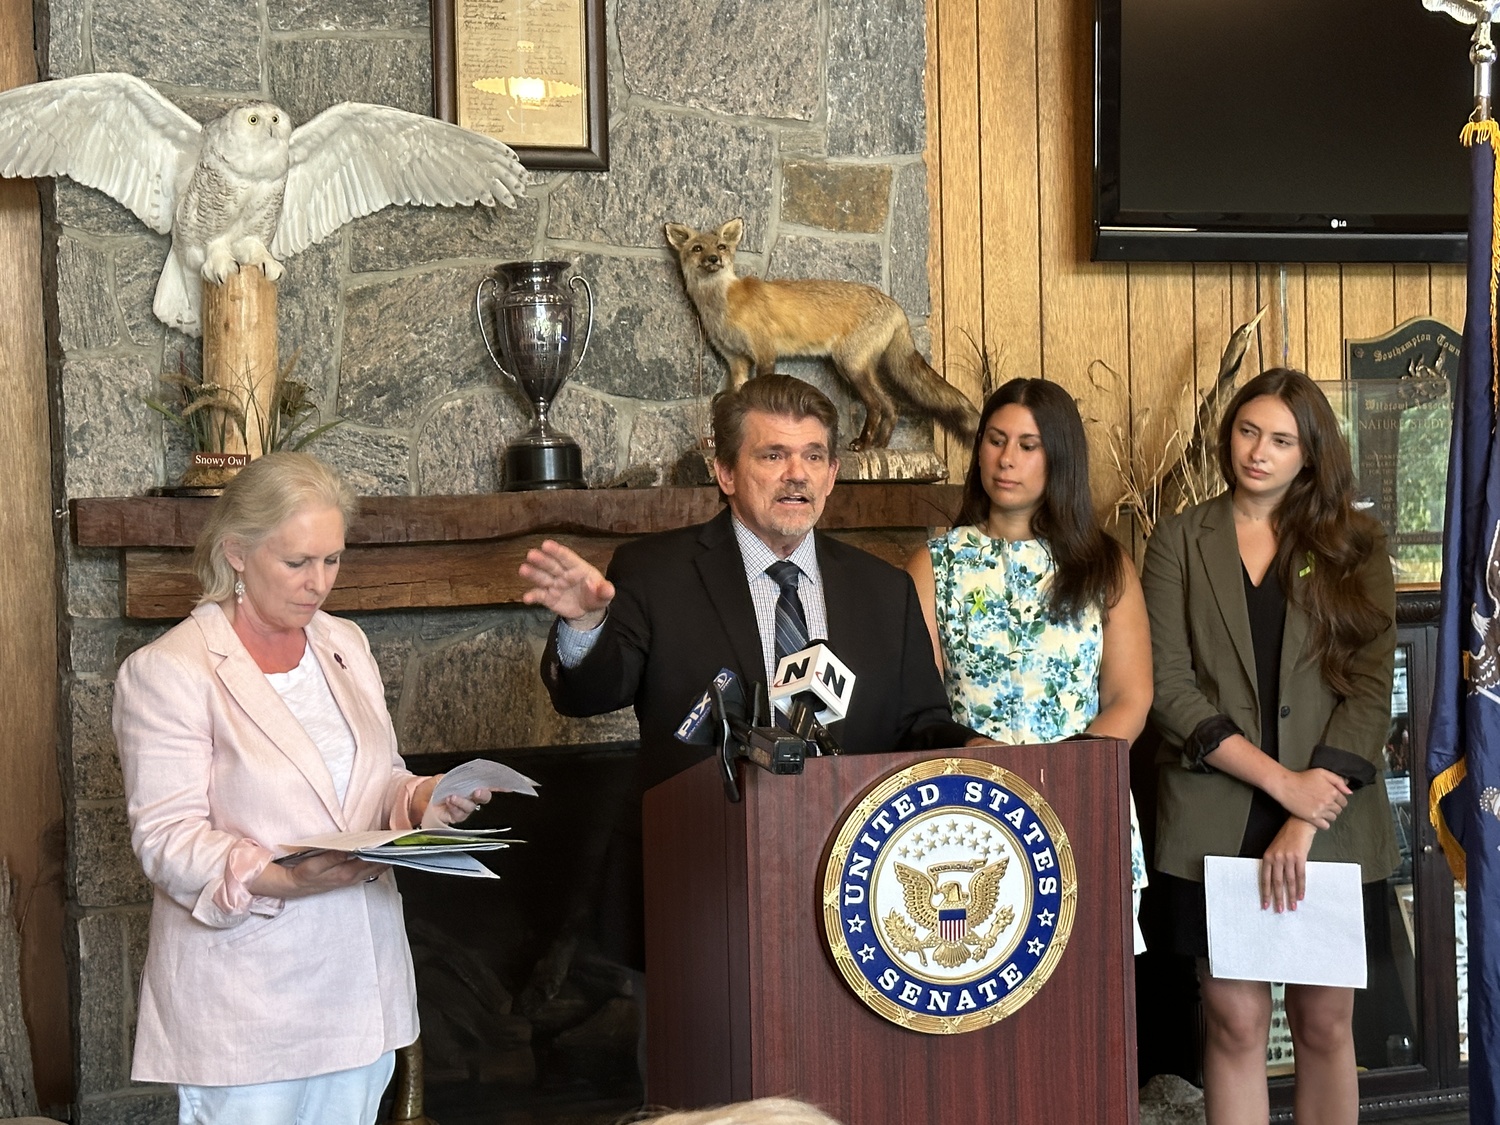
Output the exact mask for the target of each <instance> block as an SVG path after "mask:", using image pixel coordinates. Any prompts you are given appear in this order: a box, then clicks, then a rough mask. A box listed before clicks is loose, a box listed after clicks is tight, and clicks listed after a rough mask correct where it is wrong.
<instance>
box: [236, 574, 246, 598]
mask: <svg viewBox="0 0 1500 1125" xmlns="http://www.w3.org/2000/svg"><path fill="white" fill-rule="evenodd" d="M234 604H235V605H244V604H245V580H244V579H243V578H236V579H235V580H234Z"/></svg>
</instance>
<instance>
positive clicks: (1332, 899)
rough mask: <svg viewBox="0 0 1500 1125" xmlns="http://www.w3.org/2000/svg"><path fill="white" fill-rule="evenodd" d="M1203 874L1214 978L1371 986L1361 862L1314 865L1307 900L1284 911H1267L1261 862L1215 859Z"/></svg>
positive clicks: (1309, 868) (1211, 858) (1207, 863)
mask: <svg viewBox="0 0 1500 1125" xmlns="http://www.w3.org/2000/svg"><path fill="white" fill-rule="evenodd" d="M1203 875H1204V880H1203V881H1204V890H1205V893H1206V895H1207V899H1208V964H1209V968H1210V969H1211V970H1212V972H1213V974H1214V976H1216V977H1222V978H1224V979H1228V980H1265V981H1282V982H1285V983H1287V984H1324V985H1336V986H1340V987H1343V988H1364V987H1365V983H1366V976H1367V967H1366V964H1365V912H1364V901H1363V898H1362V897H1361V894H1360V885H1359V864H1357V863H1309V864H1308V865H1307V896H1306V897H1305V898H1304V899H1303V900H1302V901H1301V902H1299V903H1298V904H1297V909H1296V910H1287V911H1283V912H1282V913H1280V914H1278V913H1276V911H1274V910H1262V909H1261V908H1260V881H1259V876H1260V860H1258V859H1237V858H1232V857H1229V856H1208V857H1207V858H1206V859H1204V861H1203Z"/></svg>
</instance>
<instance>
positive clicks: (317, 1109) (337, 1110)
mask: <svg viewBox="0 0 1500 1125" xmlns="http://www.w3.org/2000/svg"><path fill="white" fill-rule="evenodd" d="M395 1066H396V1052H395V1051H387V1052H386V1053H385V1054H383V1055H381V1056H380V1057H379V1058H378V1059H376V1060H375V1061H374V1062H372V1063H371V1064H370V1065H369V1066H361V1067H356V1068H355V1069H354V1070H336V1071H334V1072H333V1073H332V1074H319V1075H316V1076H315V1077H313V1078H293V1079H289V1080H287V1081H285V1082H260V1083H257V1084H256V1085H253V1086H179V1087H177V1125H375V1115H376V1114H377V1113H378V1112H379V1111H380V1096H381V1095H382V1094H384V1093H385V1088H386V1086H388V1085H390V1081H391V1072H392V1071H393V1070H394V1069H395Z"/></svg>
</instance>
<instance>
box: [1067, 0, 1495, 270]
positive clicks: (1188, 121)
mask: <svg viewBox="0 0 1500 1125" xmlns="http://www.w3.org/2000/svg"><path fill="white" fill-rule="evenodd" d="M1096 3H1097V7H1096V16H1097V19H1096V24H1095V71H1094V82H1095V85H1094V89H1095V106H1094V128H1095V137H1094V140H1095V147H1094V165H1095V167H1094V236H1095V239H1094V257H1095V259H1096V260H1102V261H1259V262H1309V261H1316V262H1328V261H1345V262H1347V261H1381V262H1444V261H1461V260H1463V256H1464V235H1465V230H1466V227H1467V223H1468V194H1469V175H1468V156H1467V151H1466V150H1465V149H1464V148H1463V147H1462V146H1461V145H1460V144H1459V143H1458V133H1459V130H1460V129H1461V128H1462V126H1463V124H1464V122H1465V121H1466V120H1467V119H1468V116H1469V112H1470V109H1471V107H1472V105H1473V82H1474V79H1473V68H1472V67H1471V66H1470V64H1469V36H1470V34H1471V33H1472V30H1473V29H1472V28H1470V27H1466V26H1464V25H1462V24H1460V23H1458V22H1456V21H1455V20H1453V19H1451V18H1450V17H1449V16H1447V15H1444V14H1441V13H1438V12H1429V11H1427V10H1426V9H1425V8H1423V7H1422V4H1421V2H1420V0H1096Z"/></svg>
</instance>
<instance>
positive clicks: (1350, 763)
mask: <svg viewBox="0 0 1500 1125" xmlns="http://www.w3.org/2000/svg"><path fill="white" fill-rule="evenodd" d="M1218 452H1219V458H1218V460H1219V469H1220V472H1221V474H1222V476H1223V478H1224V482H1225V484H1226V485H1227V486H1228V488H1229V491H1228V492H1226V493H1224V494H1223V495H1221V496H1219V497H1217V498H1215V499H1213V500H1210V501H1207V502H1206V503H1203V504H1199V505H1197V506H1196V507H1194V508H1191V509H1189V510H1188V511H1186V512H1184V513H1182V514H1181V515H1180V516H1178V517H1177V518H1175V519H1172V520H1169V521H1167V522H1165V523H1164V524H1162V525H1161V526H1160V527H1158V528H1157V530H1156V532H1155V533H1154V534H1153V536H1152V538H1151V541H1150V544H1149V546H1148V549H1147V552H1146V564H1145V568H1144V571H1143V574H1142V586H1143V588H1144V591H1145V595H1146V605H1147V611H1148V613H1149V615H1150V621H1151V650H1152V661H1153V665H1154V681H1155V698H1154V701H1153V703H1152V710H1151V717H1152V721H1153V722H1154V723H1155V725H1156V726H1157V728H1158V730H1159V731H1160V732H1161V735H1162V745H1163V750H1162V753H1161V754H1160V755H1159V757H1158V765H1159V767H1160V773H1159V782H1158V788H1159V793H1158V810H1157V834H1156V840H1157V843H1156V866H1157V869H1158V871H1159V872H1161V875H1162V877H1161V878H1160V879H1158V880H1153V883H1154V884H1156V891H1157V893H1158V894H1159V895H1161V896H1162V898H1163V901H1164V902H1166V903H1167V904H1169V914H1170V916H1171V923H1172V925H1171V933H1170V934H1169V935H1168V936H1167V939H1166V940H1165V942H1164V943H1163V944H1165V945H1166V946H1167V948H1169V949H1173V950H1174V951H1176V952H1179V953H1191V954H1195V955H1197V956H1198V958H1199V962H1198V965H1199V970H1198V972H1199V985H1200V990H1201V994H1202V997H1203V1005H1204V1014H1205V1027H1206V1036H1205V1044H1204V1059H1203V1075H1204V1102H1205V1110H1206V1114H1207V1120H1208V1123H1209V1125H1227V1123H1236V1125H1238V1123H1259V1122H1264V1121H1266V1120H1267V1118H1268V1114H1269V1104H1268V1096H1267V1090H1266V1080H1265V1044H1266V1037H1267V1032H1268V1031H1269V1026H1270V1019H1271V995H1270V986H1269V985H1268V984H1265V983H1263V982H1256V981H1241V980H1221V979H1219V978H1216V977H1214V976H1213V974H1212V973H1211V972H1210V970H1209V967H1208V962H1207V953H1208V947H1207V926H1206V919H1205V910H1204V899H1203V891H1202V881H1203V859H1204V857H1205V856H1208V855H1223V856H1242V857H1252V858H1257V859H1259V860H1260V905H1261V908H1262V909H1271V908H1274V909H1276V910H1278V911H1280V910H1284V909H1293V910H1294V909H1296V904H1297V902H1298V901H1300V900H1301V899H1302V898H1304V897H1305V894H1306V864H1307V861H1308V860H1309V859H1314V860H1339V861H1346V862H1354V863H1358V864H1359V865H1360V869H1361V874H1362V878H1363V880H1364V881H1365V882H1367V883H1372V882H1374V881H1377V880H1380V879H1382V878H1384V877H1385V876H1386V875H1388V874H1389V873H1390V872H1391V870H1392V869H1393V868H1394V867H1395V864H1396V861H1397V858H1398V857H1397V852H1396V846H1395V839H1394V833H1393V831H1392V826H1391V815H1390V808H1389V806H1388V804H1387V801H1386V796H1385V789H1384V785H1383V783H1382V780H1381V772H1382V769H1383V766H1384V762H1383V751H1384V746H1385V737H1386V734H1387V729H1388V726H1389V723H1390V702H1391V677H1392V664H1393V659H1394V657H1393V654H1394V650H1395V587H1394V583H1393V581H1392V577H1391V568H1390V563H1389V560H1388V559H1387V557H1386V551H1385V541H1384V538H1383V536H1382V535H1381V534H1380V530H1379V527H1378V525H1377V524H1375V522H1374V521H1373V520H1371V519H1370V518H1369V517H1368V516H1365V515H1363V514H1362V513H1359V512H1356V511H1355V510H1354V507H1353V503H1352V492H1353V471H1352V468H1351V466H1350V463H1349V452H1348V449H1347V447H1345V445H1344V444H1343V440H1342V438H1341V437H1340V436H1339V433H1338V425H1337V422H1336V421H1335V419H1334V417H1333V412H1332V410H1331V409H1330V408H1329V406H1328V402H1327V400H1326V399H1324V398H1323V396H1322V393H1321V392H1320V391H1319V390H1318V389H1317V387H1316V386H1315V385H1314V384H1313V383H1312V382H1311V381H1310V380H1309V379H1308V378H1307V376H1306V375H1303V374H1302V373H1300V372H1296V371H1289V370H1285V369H1273V370H1271V371H1267V372H1264V373H1262V374H1261V375H1259V376H1257V377H1256V378H1255V379H1252V380H1251V381H1250V382H1249V383H1247V384H1246V385H1245V387H1244V388H1242V389H1241V390H1240V392H1239V393H1238V394H1237V395H1236V396H1235V398H1234V400H1233V401H1232V402H1231V403H1230V404H1229V407H1228V409H1227V410H1226V412H1225V416H1224V422H1223V424H1222V425H1221V426H1220V430H1219V451H1218ZM1286 1008H1287V1019H1288V1024H1289V1025H1290V1028H1291V1032H1292V1040H1293V1043H1294V1046H1295V1048H1296V1052H1297V1091H1296V1117H1297V1119H1298V1120H1299V1121H1303V1120H1306V1121H1326V1122H1334V1121H1338V1122H1353V1121H1355V1120H1356V1119H1357V1116H1358V1103H1359V1083H1358V1072H1357V1068H1356V1065H1355V1058H1354V1036H1353V1014H1354V990H1353V989H1351V988H1333V987H1322V986H1312V985H1288V986H1287V989H1286Z"/></svg>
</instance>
